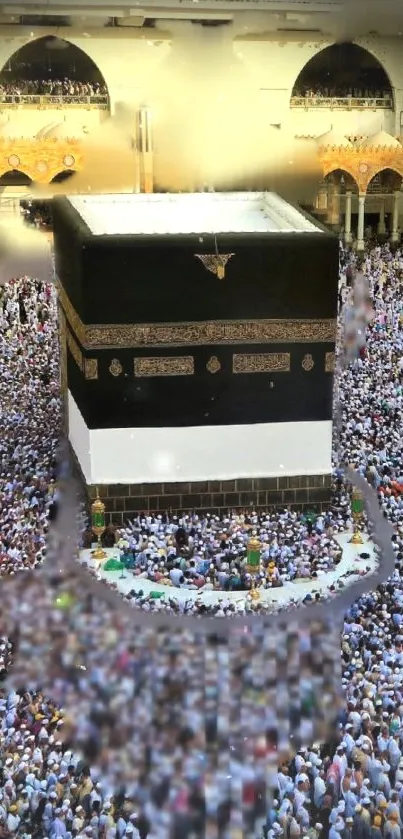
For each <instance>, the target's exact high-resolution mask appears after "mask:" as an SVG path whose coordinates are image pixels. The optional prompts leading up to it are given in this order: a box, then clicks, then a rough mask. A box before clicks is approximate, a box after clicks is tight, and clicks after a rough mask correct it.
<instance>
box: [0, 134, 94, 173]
mask: <svg viewBox="0 0 403 839" xmlns="http://www.w3.org/2000/svg"><path fill="white" fill-rule="evenodd" d="M66 160H67V161H74V162H73V163H69V165H68V164H66V162H65V161H66ZM11 161H12V162H11ZM17 161H18V162H17ZM72 165H74V171H75V172H81V171H82V169H83V165H84V164H83V153H82V143H81V141H80V140H76V139H73V138H72V139H68V138H65V139H58V138H56V137H48V138H46V137H43V138H38V137H35V138H33V137H0V177H1V175H4V174H5V173H6V172H8V171H9V169H10V166H11V167H12V168H13V169H16V170H17V171H18V172H23V173H24V174H25V175H27V176H28V177H29V178H31V180H32V181H33V182H34V183H35V182H36V183H40V184H50V182H51V181H52V180H53V178H54V177H55V175H58V174H59V173H60V172H65V171H71V166H72Z"/></svg>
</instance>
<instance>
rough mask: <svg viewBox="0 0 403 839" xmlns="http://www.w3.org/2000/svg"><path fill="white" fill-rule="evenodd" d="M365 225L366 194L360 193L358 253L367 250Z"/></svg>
mask: <svg viewBox="0 0 403 839" xmlns="http://www.w3.org/2000/svg"><path fill="white" fill-rule="evenodd" d="M364 223H365V192H360V194H359V196H358V231H357V251H363V250H365V242H364Z"/></svg>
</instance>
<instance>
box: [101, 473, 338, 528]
mask: <svg viewBox="0 0 403 839" xmlns="http://www.w3.org/2000/svg"><path fill="white" fill-rule="evenodd" d="M96 491H97V488H96V487H95V486H90V487H88V493H89V497H90V499H92V500H93V499H94V498H95V496H96ZM99 492H100V496H101V498H102V500H103V501H104V503H105V505H106V513H107V522H108V523H109V522H113V523H114V524H117V525H119V524H122V523H123V522H124V521H125V520H127V519H131V518H133V516H136V515H137V514H138V513H144V512H153V513H155V512H156V513H164V512H172V513H174V512H178V511H180V512H191V511H193V510H195V511H199V510H200V511H205V512H211V513H214V514H215V515H219V514H223V513H226V512H227V511H228V510H229V509H230V510H232V509H243V510H246V509H254V510H268V509H274V508H276V507H279V508H281V507H291V508H292V509H296V510H303V509H316V510H322V509H326V508H327V507H328V506H329V504H330V499H331V476H330V475H300V476H293V477H279V478H240V479H238V480H234V481H193V482H192V481H191V482H184V483H177V484H173V483H170V484H163V483H161V484H130V485H129V484H113V485H109V486H100V487H99Z"/></svg>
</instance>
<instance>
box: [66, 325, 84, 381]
mask: <svg viewBox="0 0 403 839" xmlns="http://www.w3.org/2000/svg"><path fill="white" fill-rule="evenodd" d="M66 342H67V346H68V348H69V350H70V353H71V355H72V357H73V358H74V361H75V362H76V364H77V367H79V369H80V370H81V372H83V370H84V360H83V354H82V352H81V350H80V347H79V346H78V344H77V341H76V340H75V338H74V337H73V335H72V334H71V332H70V329H69V328H68V327H67V329H66Z"/></svg>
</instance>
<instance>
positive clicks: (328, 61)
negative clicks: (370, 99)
mask: <svg viewBox="0 0 403 839" xmlns="http://www.w3.org/2000/svg"><path fill="white" fill-rule="evenodd" d="M354 62H356V66H355V67H354ZM365 65H368V67H367V68H366V66H365ZM326 67H328V68H329V69H328V71H327V72H328V74H329V87H330V86H331V84H332V83H333V85H334V86H335V85H336V83H338V84H339V85H340V84H341V81H342V80H343V78H345V79H346V83H347V80H348V83H351V84H352V85H354V82H355V84H357V80H356V79H354V77H353V75H352V73H353V71H354V70H355V72H357V70H360V69H361V72H362V73H363V72H364V71H365V69H370V70H374V71H376V74H377V79H379V87H380V89H382V90H387V92H388V94H389V96H390V97H391V99H392V105H393V108H394V94H393V85H392V81H391V79H390V76H389V73H388V71H387V70H386V69H385V67H384V65H383V64H382V62H381V61H380V59H379V58H378V57H377V56H376V55H375V54H374V53H373V52H372V51H371V50H370V49H367V48H366V47H362V46H360V45H359V44H356V43H353V42H346V43H334V44H330V45H328V46H325V47H324V48H323V49H320V50H318V52H316V53H315V55H313V56H312V57H311V58H310V59H309V60H308V61H307V62H306V63H305V64H304V66H303V67H302V69H301V70H300V72H299V74H298V76H297V78H296V79H295V82H294V85H293V87H292V91H291V97H295V96H299V95H304V92H305V91H304V89H305V88H309V86H310V85H311V86H312V84H313V83H314V81H315V77H316V78H317V83H318V84H320V85H323V79H324V68H326ZM337 67H339V70H337ZM350 72H351V79H349V73H350Z"/></svg>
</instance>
